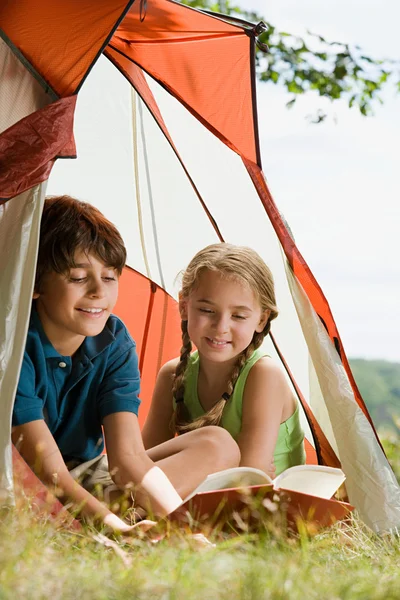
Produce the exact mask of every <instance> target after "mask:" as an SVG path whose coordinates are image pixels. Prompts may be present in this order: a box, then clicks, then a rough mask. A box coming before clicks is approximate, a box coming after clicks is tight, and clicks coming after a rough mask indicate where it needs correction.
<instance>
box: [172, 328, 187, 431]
mask: <svg viewBox="0 0 400 600" xmlns="http://www.w3.org/2000/svg"><path fill="white" fill-rule="evenodd" d="M181 329H182V347H181V353H180V361H179V363H178V364H177V367H176V369H175V376H174V383H173V385H172V395H173V397H174V398H175V401H176V408H175V410H174V413H173V415H172V420H171V428H172V430H173V431H175V432H177V433H179V432H180V431H181V427H182V426H184V424H186V423H187V422H188V421H189V420H190V417H189V413H188V410H187V408H186V406H185V403H184V401H183V398H184V395H185V372H186V368H187V366H188V362H189V356H190V353H191V351H192V342H191V340H190V337H189V333H188V328H187V321H181Z"/></svg>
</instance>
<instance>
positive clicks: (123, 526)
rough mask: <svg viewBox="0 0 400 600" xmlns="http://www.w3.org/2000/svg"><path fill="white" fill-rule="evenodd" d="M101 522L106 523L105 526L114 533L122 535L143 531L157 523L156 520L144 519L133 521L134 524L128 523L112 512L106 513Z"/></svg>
mask: <svg viewBox="0 0 400 600" xmlns="http://www.w3.org/2000/svg"><path fill="white" fill-rule="evenodd" d="M103 523H104V524H105V525H107V527H110V529H112V530H113V532H114V533H116V534H122V535H132V534H135V533H139V532H141V533H145V532H146V531H148V530H149V529H151V528H152V527H154V525H156V524H157V523H156V521H150V520H149V519H144V520H143V521H139V522H138V523H135V525H128V523H125V521H123V520H122V519H120V518H119V517H118V516H117V515H115V514H114V513H110V514H108V515H106V516H105V517H104V519H103Z"/></svg>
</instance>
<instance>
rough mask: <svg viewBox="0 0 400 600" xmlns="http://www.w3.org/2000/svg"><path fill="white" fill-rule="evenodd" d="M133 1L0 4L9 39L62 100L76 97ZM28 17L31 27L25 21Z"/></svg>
mask: <svg viewBox="0 0 400 600" xmlns="http://www.w3.org/2000/svg"><path fill="white" fill-rule="evenodd" d="M133 2H134V0H130V1H127V0H96V2H93V1H92V0H79V2H71V1H69V2H65V1H64V0H40V1H39V2H37V1H36V0H18V2H15V1H11V2H2V3H1V4H0V24H1V31H2V37H3V39H4V38H6V39H7V40H10V41H11V42H12V44H13V47H14V48H16V49H17V50H18V51H19V52H20V53H21V54H22V55H23V57H24V59H25V60H26V61H28V63H29V65H30V67H31V68H32V71H33V72H35V73H38V74H40V78H41V81H45V82H46V84H47V85H48V86H49V87H50V89H51V90H52V91H53V92H54V93H55V94H57V96H58V97H59V98H61V97H62V98H64V97H66V96H71V95H72V94H74V93H76V91H77V90H78V89H79V87H80V86H81V85H82V82H83V80H84V79H85V77H86V75H87V73H88V72H89V70H90V68H91V67H92V65H93V64H94V62H95V61H96V59H97V58H98V56H99V54H100V53H101V52H102V50H103V48H104V46H105V45H106V44H107V42H108V40H109V38H110V37H111V35H112V33H113V31H114V29H115V28H116V27H117V26H118V24H119V22H120V21H121V19H122V18H123V16H124V15H125V13H126V11H127V10H128V9H129V7H130V6H131V5H132V4H133ZM27 15H28V16H29V26H27V24H26V19H27Z"/></svg>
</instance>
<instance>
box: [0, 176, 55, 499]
mask: <svg viewBox="0 0 400 600" xmlns="http://www.w3.org/2000/svg"><path fill="white" fill-rule="evenodd" d="M45 188H46V184H42V185H39V186H36V187H35V188H32V189H31V190H29V191H27V192H25V193H23V194H20V196H17V197H16V198H13V199H12V200H10V202H7V203H6V204H3V205H2V206H0V398H1V404H0V502H1V501H4V500H6V499H7V498H10V497H11V494H12V489H13V481H12V466H11V415H12V409H13V406H14V398H15V393H16V389H17V384H18V378H19V370H20V368H21V364H22V357H23V353H24V349H25V341H26V335H27V332H28V324H29V314H30V311H31V301H32V293H33V284H34V279H35V269H36V258H37V247H38V239H39V227H40V218H41V215H42V208H43V201H44V196H45Z"/></svg>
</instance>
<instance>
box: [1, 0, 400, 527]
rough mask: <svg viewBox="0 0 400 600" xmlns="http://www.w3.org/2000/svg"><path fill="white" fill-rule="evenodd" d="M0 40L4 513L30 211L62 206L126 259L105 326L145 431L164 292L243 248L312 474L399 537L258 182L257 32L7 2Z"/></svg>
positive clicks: (353, 391) (167, 341) (314, 294)
mask: <svg viewBox="0 0 400 600" xmlns="http://www.w3.org/2000/svg"><path fill="white" fill-rule="evenodd" d="M0 28H1V29H0V82H1V85H0V107H1V110H0V202H1V205H0V247H1V252H0V285H1V288H0V289H1V298H2V302H1V303H0V332H1V335H0V397H1V404H0V416H1V418H0V493H1V494H2V497H3V498H4V499H7V498H10V497H12V492H13V477H12V458H11V456H12V447H11V442H10V427H11V413H12V406H13V399H14V395H15V389H16V385H17V381H18V374H19V369H20V364H21V360H22V355H23V349H24V340H25V337H26V332H27V323H28V316H29V311H30V302H31V295H32V289H33V281H34V271H35V260H36V253H37V243H38V230H39V224H40V215H41V210H42V206H43V200H44V197H45V194H46V193H47V194H65V193H67V194H71V195H74V196H76V197H79V198H81V199H83V200H87V201H90V202H92V203H93V204H95V205H96V206H98V208H100V210H101V211H102V212H103V213H104V214H105V215H106V216H107V217H108V218H109V219H110V220H112V221H113V222H114V223H115V224H116V225H117V227H118V228H119V230H120V231H121V233H122V235H123V237H124V239H125V241H126V244H127V249H128V267H127V268H126V269H125V272H124V273H123V276H122V279H121V286H120V298H119V301H118V304H117V307H116V311H115V312H116V313H117V314H118V315H120V316H121V317H122V318H123V320H124V321H125V323H126V324H127V326H128V328H129V330H130V331H131V333H132V335H133V337H134V338H135V339H136V342H137V344H138V351H139V358H140V369H141V375H142V393H141V396H142V409H141V419H142V422H143V419H144V417H145V415H146V410H147V408H148V405H149V402H150V397H151V390H152V386H153V385H154V380H155V376H156V373H157V371H158V369H159V367H160V365H161V364H163V362H165V361H166V360H167V359H169V358H171V357H172V356H175V355H176V354H177V353H178V349H179V346H180V330H179V319H178V314H177V306H176V297H177V290H178V287H179V285H177V283H176V276H177V274H178V273H179V271H180V270H182V269H183V268H184V267H185V266H186V264H187V263H188V262H189V260H190V258H191V257H192V256H193V254H194V253H195V252H196V251H197V250H198V249H200V248H201V247H203V246H205V245H207V244H208V243H212V242H215V241H218V240H220V241H222V240H225V241H229V242H232V243H237V244H243V245H249V246H252V247H254V248H255V249H256V250H257V251H258V252H259V253H260V254H261V255H262V256H263V258H264V259H265V261H266V262H267V264H268V265H269V266H270V267H271V269H272V271H273V273H274V276H275V281H276V288H277V299H278V306H279V309H280V316H279V318H278V319H277V321H274V323H273V328H272V333H271V335H270V336H269V337H268V340H267V341H266V346H267V348H268V351H269V352H270V354H271V355H272V356H274V357H275V358H276V359H277V360H279V361H281V362H282V364H283V368H284V369H285V370H286V373H287V376H288V378H289V380H290V382H291V385H292V386H293V388H294V390H295V392H296V393H297V395H298V397H299V399H300V400H301V403H302V407H303V412H304V424H305V428H306V430H307V438H308V445H307V449H308V458H309V460H310V461H313V460H314V461H315V462H319V463H320V464H327V465H331V466H337V465H339V464H340V465H341V466H342V468H343V470H344V471H345V473H346V476H347V491H348V495H349V500H350V502H351V503H352V504H354V505H355V506H356V508H357V509H358V511H359V514H360V516H361V518H362V519H363V520H364V522H365V523H366V524H367V525H368V526H369V527H371V528H372V529H373V530H374V531H376V532H384V531H388V530H393V529H394V528H397V527H398V526H399V525H400V489H399V486H398V484H397V481H396V479H395V477H394V474H393V472H392V470H391V468H390V465H389V463H388V461H387V459H386V457H385V454H384V452H383V449H382V447H381V444H380V442H379V439H378V436H377V434H376V431H375V429H374V426H373V423H372V421H371V418H370V416H369V413H368V410H367V408H366V406H365V404H364V402H363V400H362V398H361V396H360V393H359V391H358V389H357V386H356V384H355V381H354V378H353V376H352V373H351V370H350V367H349V364H348V361H347V358H346V355H345V352H344V349H343V346H342V343H341V340H340V336H339V333H338V331H337V328H336V325H335V322H334V319H333V317H332V314H331V311H330V308H329V305H328V303H327V301H326V299H325V297H324V295H323V292H322V291H321V289H320V287H319V285H318V283H317V281H316V280H315V278H314V276H313V274H312V273H311V271H310V269H309V267H308V266H307V263H306V262H305V260H304V258H303V257H302V255H301V253H300V251H299V249H298V248H297V246H296V244H295V241H294V239H293V237H292V234H291V232H290V230H289V228H288V225H287V224H286V222H285V220H284V218H283V216H282V215H281V214H280V212H279V210H278V208H277V206H276V204H275V202H274V200H273V198H272V197H271V194H270V192H269V189H268V186H267V183H266V179H265V177H264V174H263V171H262V166H261V156H260V149H259V143H258V130H257V104H256V91H255V60H254V57H255V47H256V44H257V41H258V40H257V37H258V35H259V33H260V32H262V30H263V26H262V24H258V25H254V24H251V23H247V22H245V21H242V20H239V19H234V18H231V17H226V16H224V15H217V14H213V13H207V12H202V11H199V10H195V9H191V8H188V7H186V6H183V5H181V4H179V3H177V2H175V1H174V0H147V2H146V1H145V0H129V1H127V0H96V1H93V0H80V1H79V2H73V1H71V0H67V1H66V0H51V1H50V0H8V1H7V0H6V2H3V3H2V4H1V6H0ZM271 151H273V149H272V148H271ZM76 156H78V158H77V160H67V159H74V158H76ZM56 159H58V160H57V162H56ZM310 218H312V216H311V215H310Z"/></svg>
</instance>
